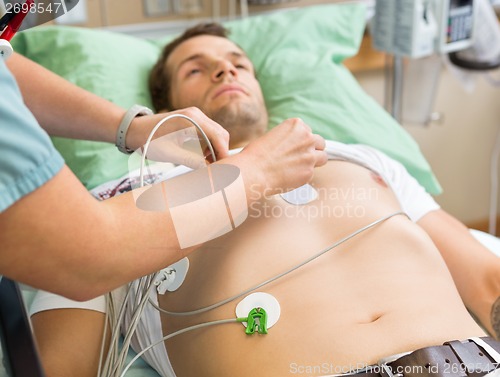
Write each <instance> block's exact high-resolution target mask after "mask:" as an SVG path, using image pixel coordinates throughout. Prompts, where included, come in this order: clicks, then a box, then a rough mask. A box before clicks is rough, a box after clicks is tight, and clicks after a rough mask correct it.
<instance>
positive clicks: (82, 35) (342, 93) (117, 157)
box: [0, 3, 500, 377]
mask: <svg viewBox="0 0 500 377" xmlns="http://www.w3.org/2000/svg"><path fill="white" fill-rule="evenodd" d="M226 26H228V28H229V29H230V30H231V35H230V38H231V39H233V40H234V41H235V42H236V43H238V44H239V45H240V46H241V47H242V48H243V49H244V50H246V51H247V53H248V55H249V57H250V58H251V60H252V61H253V63H254V65H255V68H256V71H257V75H258V77H259V80H260V82H261V84H262V89H263V93H264V96H265V99H266V105H267V107H268V109H269V115H270V122H271V126H273V125H276V124H278V123H280V122H281V121H282V120H284V119H286V118H289V117H300V118H302V119H304V121H306V122H307V123H308V124H309V125H311V127H312V128H313V130H314V131H315V132H317V133H319V134H321V135H323V136H324V137H325V138H328V139H334V140H339V141H343V142H346V143H362V144H368V145H371V146H373V147H376V148H378V149H379V150H381V151H383V152H385V153H386V154H388V155H389V156H391V157H393V158H394V159H396V160H398V161H400V162H401V163H402V164H404V165H405V166H406V168H407V169H408V171H409V172H410V173H411V174H412V175H413V176H414V177H415V178H416V179H417V180H418V181H419V182H420V183H421V184H422V185H423V186H424V187H425V188H426V189H427V191H428V192H430V193H431V194H439V193H440V192H441V187H440V185H439V183H438V181H437V179H436V177H435V176H434V174H433V173H432V170H431V169H430V167H429V165H428V163H427V161H426V160H425V158H424V156H423V155H422V154H421V152H420V149H419V147H418V145H417V144H416V143H415V141H414V140H413V139H412V138H411V137H410V136H409V134H408V133H407V132H406V131H405V130H404V128H402V127H401V126H400V125H399V124H397V123H396V122H395V121H394V120H393V119H392V117H391V116H390V115H389V114H388V113H387V112H386V111H384V110H383V109H382V108H381V107H380V105H379V104H378V103H376V102H375V101H374V100H373V99H372V98H371V97H370V96H368V95H367V94H366V93H365V92H364V91H363V89H362V88H361V87H360V86H359V85H358V83H357V82H356V80H355V79H354V77H353V76H352V74H351V73H350V72H349V71H348V70H347V69H346V68H345V66H344V65H343V64H342V63H343V61H344V60H345V59H346V58H348V57H351V56H354V55H355V54H356V53H357V51H358V48H359V45H360V42H361V39H362V36H363V33H364V29H365V8H364V6H363V5H361V4H357V3H348V4H335V5H321V6H313V7H308V8H302V9H291V10H287V11H286V12H279V13H271V14H266V15H261V16H256V17H249V18H247V19H244V20H237V21H230V22H227V23H226ZM172 38H173V36H162V37H161V38H156V39H144V38H137V37H134V36H130V35H126V34H122V33H117V32H112V31H105V30H95V29H80V28H69V27H38V28H35V29H32V30H29V31H26V32H23V33H19V34H18V35H17V36H16V37H15V39H14V40H13V41H12V43H13V46H14V48H15V50H16V51H18V52H20V53H21V54H24V55H26V56H27V57H29V58H30V59H32V60H34V61H36V62H38V63H40V64H41V65H43V66H45V67H46V68H48V69H50V70H52V71H54V72H55V73H57V74H59V75H61V76H63V77H65V78H66V79H68V80H69V81H71V82H73V83H75V84H76V85H78V86H81V87H83V88H85V89H87V90H89V91H91V92H94V93H96V94H97V95H100V96H102V97H104V98H107V99H109V100H110V101H112V102H115V103H117V104H118V105H120V106H122V107H124V108H129V107H131V106H132V105H133V104H136V103H138V104H142V105H146V106H150V107H151V99H150V97H149V94H148V89H147V75H148V72H149V69H150V68H151V67H152V65H153V63H154V62H155V61H156V59H157V57H158V54H159V53H160V50H161V47H162V46H163V45H164V44H165V43H166V42H167V41H169V40H170V39H172ZM54 56H57V58H56V59H55V58H54ZM53 142H54V144H55V145H56V147H57V148H58V149H59V151H60V152H61V154H62V155H63V157H64V158H65V160H66V163H67V165H68V166H69V167H70V168H71V169H72V170H73V172H75V174H76V175H77V176H78V178H79V179H80V180H81V181H82V182H83V184H84V185H85V186H86V187H87V188H88V189H92V188H94V187H96V186H98V185H100V184H101V183H103V182H106V181H109V180H112V179H116V178H119V177H121V176H123V175H124V174H126V173H127V169H128V165H127V163H128V157H127V156H126V155H123V154H120V153H118V152H117V151H116V148H115V147H114V146H113V145H110V144H106V143H98V142H90V141H77V140H67V139H62V138H53ZM474 234H475V235H476V236H477V237H478V238H479V239H480V240H481V241H482V242H485V243H486V244H487V246H488V247H490V248H491V249H493V250H495V251H496V252H497V253H498V255H500V241H499V240H498V239H496V238H495V237H492V236H488V235H487V234H485V233H480V232H474ZM24 296H25V301H26V302H27V303H28V304H29V302H30V300H31V298H32V296H33V292H32V291H31V290H29V289H24ZM4 374H5V373H4ZM4 374H2V372H0V377H4ZM127 376H131V377H134V376H141V377H149V376H157V374H156V372H154V371H153V370H152V369H151V368H148V367H147V366H146V364H145V363H144V362H138V363H136V364H135V366H134V368H133V369H132V370H131V371H130V372H129V373H127Z"/></svg>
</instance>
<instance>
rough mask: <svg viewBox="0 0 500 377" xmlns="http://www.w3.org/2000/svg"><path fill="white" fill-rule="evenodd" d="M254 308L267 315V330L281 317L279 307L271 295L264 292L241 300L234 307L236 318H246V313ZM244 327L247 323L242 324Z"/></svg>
mask: <svg viewBox="0 0 500 377" xmlns="http://www.w3.org/2000/svg"><path fill="white" fill-rule="evenodd" d="M254 308H262V309H264V310H265V311H266V313H267V328H270V327H272V326H273V325H274V324H276V322H278V320H279V318H280V315H281V307H280V304H279V302H278V300H276V298H275V297H274V296H273V295H270V294H269V293H264V292H255V293H252V294H250V295H248V296H247V297H245V298H244V299H243V300H241V301H240V302H239V303H238V305H237V306H236V317H237V318H244V317H248V313H250V311H251V310H252V309H254ZM242 323H243V325H244V326H245V327H246V326H247V323H246V322H242Z"/></svg>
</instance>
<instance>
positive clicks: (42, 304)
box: [29, 291, 106, 316]
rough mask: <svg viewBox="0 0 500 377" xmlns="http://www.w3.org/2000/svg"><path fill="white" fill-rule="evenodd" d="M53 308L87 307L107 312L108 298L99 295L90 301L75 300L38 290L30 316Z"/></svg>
mask: <svg viewBox="0 0 500 377" xmlns="http://www.w3.org/2000/svg"><path fill="white" fill-rule="evenodd" d="M52 309H87V310H95V311H98V312H101V313H106V299H105V297H104V296H99V297H97V298H95V299H93V300H89V301H73V300H70V299H68V298H65V297H62V296H59V295H56V294H53V293H49V292H45V291H38V292H37V294H36V296H35V298H34V299H33V302H32V303H31V306H30V310H29V312H30V316H32V315H33V314H36V313H39V312H43V311H45V310H52Z"/></svg>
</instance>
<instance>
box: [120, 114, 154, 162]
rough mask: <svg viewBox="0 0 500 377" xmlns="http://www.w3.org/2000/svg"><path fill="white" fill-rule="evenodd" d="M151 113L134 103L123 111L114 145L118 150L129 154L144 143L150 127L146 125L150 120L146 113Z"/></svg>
mask: <svg viewBox="0 0 500 377" xmlns="http://www.w3.org/2000/svg"><path fill="white" fill-rule="evenodd" d="M152 114H153V112H152V111H151V110H150V109H148V108H147V107H145V106H140V105H134V106H132V107H131V108H130V109H129V110H127V112H125V114H124V115H123V117H122V119H121V121H120V125H119V127H118V130H117V132H116V141H115V145H116V146H117V148H118V150H119V151H120V152H123V153H126V154H130V153H132V152H134V151H135V150H136V149H138V148H140V147H142V146H143V145H144V143H145V142H146V140H147V135H148V134H149V132H150V128H152V127H151V126H149V127H148V125H149V123H151V122H149V121H148V118H149V117H148V116H147V115H152ZM141 120H142V121H141ZM141 123H142V124H141Z"/></svg>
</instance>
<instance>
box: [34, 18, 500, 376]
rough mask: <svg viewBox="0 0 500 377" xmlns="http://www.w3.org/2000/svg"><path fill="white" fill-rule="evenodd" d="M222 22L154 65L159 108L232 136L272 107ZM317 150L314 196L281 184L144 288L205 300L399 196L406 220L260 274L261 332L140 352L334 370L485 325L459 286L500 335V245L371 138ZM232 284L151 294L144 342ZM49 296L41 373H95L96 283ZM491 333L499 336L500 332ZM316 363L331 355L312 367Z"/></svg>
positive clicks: (218, 365)
mask: <svg viewBox="0 0 500 377" xmlns="http://www.w3.org/2000/svg"><path fill="white" fill-rule="evenodd" d="M225 35H226V34H225V30H224V29H223V28H222V27H220V26H218V25H213V24H212V25H201V26H198V27H196V28H194V29H191V30H189V31H187V32H186V34H185V35H184V36H182V37H181V38H180V39H178V40H176V41H174V42H173V44H171V45H170V46H169V47H167V48H166V49H165V51H166V53H165V54H163V58H162V60H161V61H160V62H159V63H158V64H157V66H156V67H155V69H154V70H153V73H152V79H151V82H152V83H153V85H152V92H153V96H154V97H155V105H156V107H157V108H158V110H160V109H167V108H168V109H175V108H182V107H187V106H197V107H199V108H200V109H201V110H202V111H204V112H205V113H206V114H207V115H208V116H209V117H211V118H212V119H214V120H216V121H217V122H218V123H219V124H221V125H223V126H225V127H226V128H227V129H228V131H229V133H230V135H231V139H230V142H231V147H232V148H238V147H244V146H245V145H246V144H247V143H248V142H249V141H250V140H253V139H255V138H258V137H260V136H261V135H262V134H264V133H265V132H266V129H267V112H266V109H265V105H264V100H263V96H262V92H261V90H260V86H259V83H258V81H257V80H256V78H255V73H254V70H253V66H252V63H251V62H250V61H249V59H248V58H247V57H246V55H245V53H244V52H243V51H242V50H241V49H240V48H239V47H238V46H236V45H235V44H234V43H232V42H231V41H230V40H228V39H226V37H225ZM287 122H292V123H294V122H295V123H298V122H300V121H299V120H293V119H292V120H288V121H287ZM327 150H328V153H329V156H330V158H331V161H329V162H328V163H327V164H326V165H325V166H324V167H321V168H317V169H316V171H315V173H314V178H313V180H312V182H311V185H312V186H314V187H315V188H316V190H317V192H318V195H319V196H318V198H317V199H315V200H313V201H311V202H309V203H307V204H304V205H302V206H297V205H295V204H291V203H289V202H287V201H286V200H284V199H283V198H282V197H281V196H274V197H267V198H265V197H264V198H260V200H259V201H258V202H257V203H258V205H254V206H252V207H251V208H250V209H249V215H248V218H247V220H246V221H245V222H244V223H243V224H242V225H241V226H240V227H238V228H237V229H236V230H234V231H232V232H230V233H228V234H226V235H224V236H222V237H220V238H217V239H215V240H213V241H211V242H209V243H207V244H206V245H204V246H203V247H202V248H200V249H199V250H197V251H196V252H195V253H193V254H191V255H190V256H189V262H190V269H189V272H188V274H187V277H186V280H185V281H184V283H183V285H182V286H181V287H180V288H179V289H178V290H177V291H175V292H167V293H166V294H164V295H158V296H157V294H156V292H152V298H153V301H157V302H158V303H159V305H160V306H161V307H162V308H164V309H167V310H169V311H173V312H184V311H190V310H195V309H198V308H201V307H206V306H208V305H211V304H213V303H216V302H219V301H221V300H223V299H225V298H228V297H231V296H234V295H236V294H238V293H240V292H242V291H244V290H245V289H247V288H249V287H253V286H255V285H256V284H258V283H260V282H262V281H265V280H267V279H269V278H271V277H274V276H276V275H278V274H280V273H282V272H283V271H287V270H288V269H290V268H292V267H294V266H296V265H297V264H299V263H301V262H303V261H304V260H306V259H307V258H310V257H311V256H313V255H316V254H317V253H319V252H320V251H321V250H323V249H325V248H327V247H329V246H331V245H332V244H334V243H335V242H337V241H338V240H340V239H342V238H343V237H346V236H347V235H349V234H351V233H352V232H354V231H356V230H358V229H360V228H362V227H364V226H366V225H367V224H370V223H372V222H373V221H375V220H377V219H382V218H384V217H386V216H388V215H391V214H394V213H397V212H398V211H403V212H405V213H406V214H408V216H409V217H410V219H411V220H410V219H409V218H407V217H406V216H405V215H402V214H399V215H395V216H393V217H391V218H389V219H387V220H385V221H383V222H381V223H380V224H379V225H376V226H374V227H373V228H370V229H369V230H366V231H364V232H362V233H361V234H359V235H357V236H355V237H354V238H352V239H350V240H348V241H347V242H345V243H343V244H341V245H339V246H338V247H336V248H334V249H333V250H331V251H329V252H327V253H326V254H324V255H322V256H321V257H319V258H318V259H315V260H313V261H312V262H310V263H308V264H306V265H305V266H303V267H301V268H299V269H297V270H295V271H293V272H291V273H289V274H287V275H285V276H283V277H281V278H279V279H278V280H276V281H273V282H271V283H269V284H267V285H265V286H263V287H261V288H260V289H259V291H260V292H265V293H269V294H271V295H272V296H274V297H275V298H276V299H277V300H278V302H279V305H280V307H281V317H280V319H279V321H278V322H277V323H276V324H275V325H274V326H273V327H272V328H270V329H269V331H268V334H267V335H255V334H254V335H251V336H250V335H246V334H245V331H244V327H243V325H242V324H240V323H230V324H224V325H219V326H211V327H207V328H203V329H199V330H195V331H191V332H187V333H185V334H182V335H179V336H176V337H174V338H172V339H171V340H168V341H167V342H166V343H165V346H166V350H168V355H167V353H166V350H165V348H164V347H163V345H162V344H160V346H157V347H155V348H154V351H153V353H152V354H146V356H147V360H148V362H149V363H150V364H152V366H153V367H154V368H155V369H157V370H158V371H159V372H160V374H162V375H165V376H170V375H174V374H173V373H174V372H173V371H175V374H176V375H177V376H217V377H219V376H237V377H245V376H256V375H259V376H273V377H275V376H285V375H290V374H297V373H302V372H304V371H308V372H311V371H313V372H314V373H312V372H311V373H309V374H315V373H316V374H317V373H321V374H328V373H338V372H339V371H346V370H348V369H355V368H356V367H357V366H360V365H365V364H367V365H368V364H373V363H376V362H377V361H378V360H379V359H381V358H384V357H387V356H389V355H394V354H397V353H401V352H406V351H413V350H416V349H419V348H421V347H427V346H433V345H441V344H443V343H444V342H446V341H451V340H454V339H459V340H465V339H467V338H468V337H478V336H479V337H480V336H485V333H484V331H483V330H482V329H481V328H480V327H479V326H478V325H477V324H476V322H475V321H474V320H473V319H472V318H471V316H470V315H469V313H468V312H467V310H466V308H465V307H464V305H463V303H462V300H463V301H464V303H465V305H466V306H467V307H468V308H469V309H470V310H471V311H472V312H473V313H474V314H475V315H476V316H477V317H478V318H479V320H480V321H481V323H482V324H483V325H484V327H485V328H486V329H487V330H488V331H489V332H490V333H492V334H493V333H494V331H496V336H497V337H498V336H499V335H500V334H499V333H500V329H499V326H500V324H499V323H500V318H499V317H500V313H499V312H500V300H499V299H498V298H499V296H500V259H499V258H497V257H495V256H494V255H493V254H492V253H490V252H489V251H488V250H486V249H484V248H483V247H482V246H481V245H480V244H479V243H477V242H476V241H475V240H474V239H473V238H472V237H471V236H470V234H469V232H468V230H467V229H466V228H465V227H464V226H463V225H462V224H460V223H459V222H458V221H457V220H455V219H454V218H452V217H451V216H450V215H448V214H446V213H445V212H444V211H443V210H441V209H440V208H439V206H438V205H437V204H436V203H435V202H434V200H433V199H432V198H431V197H430V196H429V195H428V194H427V193H426V192H425V191H424V189H423V188H422V187H421V186H420V185H419V184H418V183H417V182H416V181H415V179H413V178H412V177H411V176H409V175H408V173H407V172H406V170H405V169H404V168H403V167H402V165H400V164H399V163H397V162H395V161H393V160H390V159H389V158H388V157H386V156H385V155H383V154H381V153H379V152H377V151H376V150H373V149H372V148H369V147H366V146H359V145H358V146H349V145H344V144H341V143H336V142H329V144H328V145H327ZM200 221H203V220H202V219H200ZM440 252H441V254H440ZM442 256H443V257H444V259H445V260H446V264H447V265H448V268H449V270H450V271H451V274H450V272H449V270H448V268H447V266H446V264H445V262H444V261H443V259H442ZM452 276H453V278H454V279H452ZM455 284H456V287H457V288H458V292H457V288H456V287H455ZM117 296H119V294H117ZM55 299H56V301H57V300H58V299H57V298H55ZM242 299H243V297H242V298H239V299H237V300H234V301H231V302H229V303H227V304H225V305H222V306H220V307H217V308H215V309H213V310H209V311H207V312H204V313H202V314H196V315H191V316H171V315H166V314H161V315H160V314H159V312H158V311H157V310H156V309H154V308H153V307H152V306H151V305H147V307H146V311H145V313H144V314H143V316H144V318H146V319H145V320H144V321H143V322H142V325H143V326H144V327H141V328H140V329H139V330H138V333H137V337H138V338H139V340H138V342H140V343H141V342H142V344H144V345H147V344H148V340H147V339H150V338H151V336H150V335H152V334H153V335H155V334H156V335H155V336H156V338H160V337H161V336H160V334H161V333H163V334H169V333H172V332H175V331H177V330H180V329H184V328H187V327H189V326H192V325H195V324H199V323H205V322H210V321H215V320H219V319H227V318H235V314H234V313H235V307H236V305H237V304H238V302H239V301H241V300H242ZM132 300H133V298H132ZM49 301H50V297H47V296H45V294H44V293H41V294H40V295H39V296H38V298H37V300H35V308H34V310H35V311H36V312H37V313H36V314H35V315H34V316H33V324H34V329H35V332H36V335H37V338H38V341H39V346H40V351H41V354H42V359H43V362H44V364H45V367H46V368H47V372H48V375H49V376H59V375H60V376H77V375H78V376H80V375H88V376H91V375H95V371H96V368H97V360H98V355H99V351H100V344H101V336H102V328H103V324H104V314H103V313H102V311H104V310H105V309H104V299H102V298H101V299H97V300H94V301H93V302H90V303H87V304H86V305H88V307H90V308H92V309H94V310H75V309H69V310H46V309H50V308H56V307H62V308H64V307H66V308H78V307H79V305H78V303H69V302H60V303H52V302H49ZM47 302H48V303H47ZM495 302H496V303H495ZM488 339H489V340H488V342H489V343H491V344H493V342H494V341H493V340H491V338H488ZM495 346H496V349H497V350H500V343H499V342H496V343H495ZM478 355H479V351H477V350H476V352H475V354H474V356H471V358H469V359H467V358H463V362H464V363H465V364H470V363H474V365H476V364H477V363H480V362H481V360H484V357H483V359H481V357H480V356H478ZM446 358H447V359H453V358H452V356H447V357H446ZM444 359H445V358H443V360H444ZM443 360H442V362H443V365H446V364H444V363H445V361H443ZM426 362H427V361H426ZM451 362H453V360H452V361H451ZM424 364H425V363H424ZM431 364H432V363H431ZM319 365H321V366H323V367H326V366H327V365H328V366H329V368H326V369H328V370H325V369H324V368H322V369H321V371H317V368H316V369H311V368H309V369H307V366H310V367H312V366H319ZM172 367H173V369H172ZM440 368H443V366H442V365H441V366H440ZM454 368H455V369H454V370H456V367H454ZM449 370H451V368H450V369H449ZM301 371H302V372H301ZM439 371H440V372H442V371H443V369H441V370H439ZM420 373H422V370H420Z"/></svg>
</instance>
